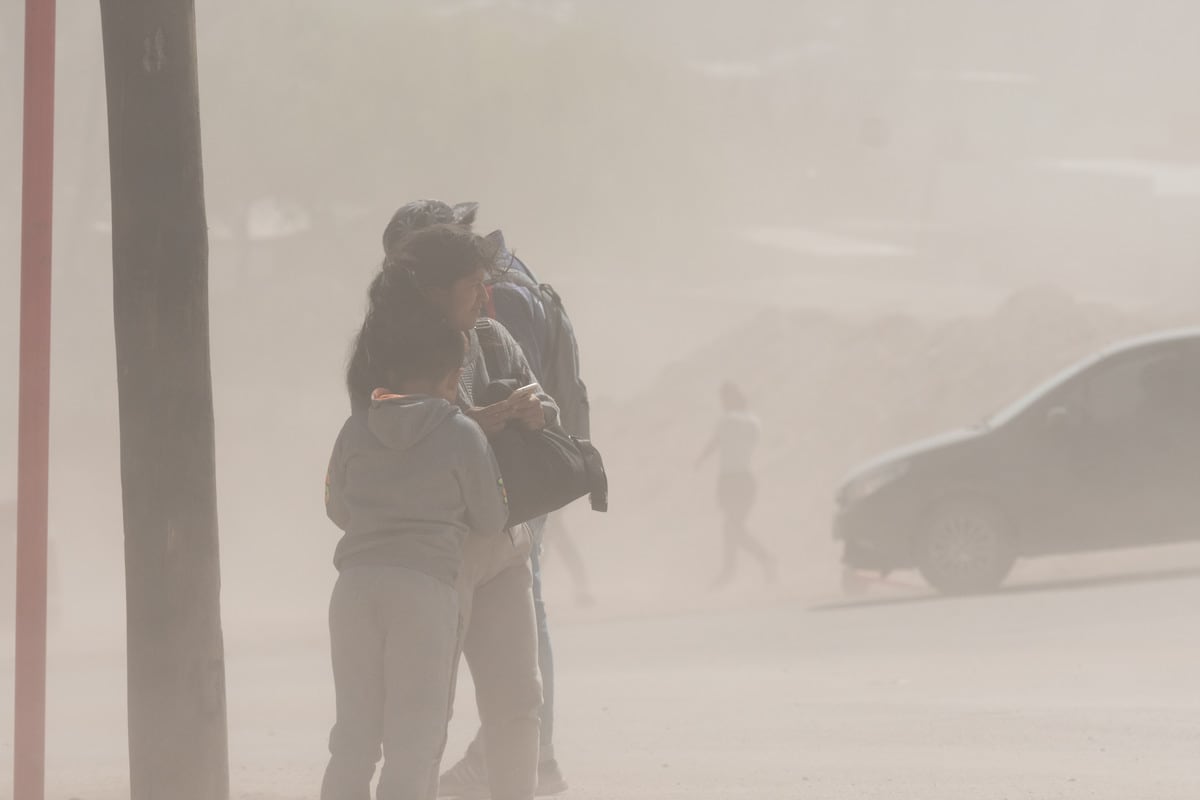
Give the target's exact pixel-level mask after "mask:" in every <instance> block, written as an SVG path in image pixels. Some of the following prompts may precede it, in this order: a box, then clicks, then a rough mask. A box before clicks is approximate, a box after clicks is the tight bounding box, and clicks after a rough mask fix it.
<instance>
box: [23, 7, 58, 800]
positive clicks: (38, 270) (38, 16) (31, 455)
mask: <svg viewBox="0 0 1200 800" xmlns="http://www.w3.org/2000/svg"><path fill="white" fill-rule="evenodd" d="M54 17H55V0H25V131H24V141H23V146H24V170H23V175H22V184H21V187H22V188H21V191H22V194H21V377H20V381H21V388H20V401H19V405H20V409H19V426H20V427H19V436H18V444H17V621H16V630H17V641H16V704H15V708H14V711H15V723H16V730H15V734H16V735H15V739H14V740H13V798H14V800H43V798H44V796H45V785H46V540H47V530H46V517H47V505H48V502H49V497H48V495H49V483H50V254H51V233H52V218H53V205H54V27H55V20H54Z"/></svg>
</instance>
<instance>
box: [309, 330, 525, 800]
mask: <svg viewBox="0 0 1200 800" xmlns="http://www.w3.org/2000/svg"><path fill="white" fill-rule="evenodd" d="M360 336H362V337H363V338H364V339H365V340H366V341H367V346H368V351H369V353H370V358H371V360H372V362H373V363H372V368H373V370H374V372H375V374H377V375H379V376H380V379H381V381H384V382H386V385H385V386H382V387H380V388H377V389H376V390H375V392H374V393H373V394H372V397H371V404H370V406H369V407H368V408H367V409H366V410H364V411H360V412H356V413H355V414H353V415H352V416H351V417H350V419H348V420H347V421H346V424H345V425H344V426H343V427H342V431H341V433H340V435H339V436H338V438H337V442H336V444H335V445H334V448H333V455H332V457H331V459H330V463H329V472H328V474H327V477H326V484H325V506H326V511H327V513H328V514H329V517H330V519H332V520H333V521H334V522H335V523H336V524H337V525H338V527H339V528H341V529H342V530H343V531H344V532H345V535H344V536H343V537H342V539H341V541H340V542H339V543H338V545H337V549H336V551H335V554H334V564H335V566H336V567H337V569H338V572H339V575H338V579H337V583H336V585H335V587H334V590H333V598H332V600H331V602H330V609H329V630H330V640H331V645H332V650H333V675H334V686H335V691H336V696H337V722H336V724H335V725H334V727H333V732H332V733H331V734H330V743H329V749H330V753H331V759H330V762H329V766H328V768H327V770H326V773H325V779H324V783H323V785H322V789H321V797H322V800H350V798H354V800H359V799H360V798H367V797H369V796H370V783H371V779H372V776H373V775H374V772H375V767H376V764H377V763H378V762H379V760H380V757H381V756H382V757H383V759H384V764H383V768H382V770H381V771H380V778H379V787H378V791H377V796H378V798H379V800H431V799H432V798H433V797H435V796H436V794H437V776H438V766H439V764H438V762H439V759H440V756H441V752H442V749H443V747H444V745H445V737H446V727H447V723H448V717H449V712H450V709H449V697H450V691H451V680H452V675H453V669H454V661H455V659H456V658H457V639H458V626H459V608H458V595H457V593H456V591H455V589H454V583H455V580H456V579H457V577H458V571H459V566H460V563H461V561H462V552H463V544H464V542H465V541H466V538H467V537H468V536H469V535H472V532H479V533H490V532H496V533H499V532H500V531H502V530H503V529H504V527H505V523H506V521H507V517H508V508H507V502H506V497H505V493H504V483H503V481H502V479H501V477H500V471H499V468H498V467H497V466H496V460H495V458H494V457H493V455H492V452H491V449H490V448H489V446H488V442H487V437H485V436H484V434H483V431H481V430H480V429H479V427H478V426H477V425H476V424H475V423H474V422H472V421H471V420H470V419H468V418H467V417H466V416H464V415H463V414H461V413H460V412H459V409H458V407H457V406H456V405H455V404H454V401H455V399H456V398H457V394H458V382H459V378H460V376H461V373H462V363H463V358H464V355H465V351H466V341H465V338H464V336H463V334H462V333H460V332H458V331H455V330H453V329H451V328H449V327H443V326H434V327H433V328H432V329H430V330H426V331H423V332H418V331H406V332H404V333H403V335H398V332H397V331H396V330H394V329H393V325H392V324H389V323H387V322H379V323H378V324H377V325H374V324H373V323H372V317H371V316H368V320H367V323H366V324H364V326H363V332H362V333H361V334H360Z"/></svg>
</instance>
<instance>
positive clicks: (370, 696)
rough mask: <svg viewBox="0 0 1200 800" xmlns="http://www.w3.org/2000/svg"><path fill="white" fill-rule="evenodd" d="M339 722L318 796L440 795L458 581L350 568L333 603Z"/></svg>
mask: <svg viewBox="0 0 1200 800" xmlns="http://www.w3.org/2000/svg"><path fill="white" fill-rule="evenodd" d="M329 636H330V643H331V645H332V650H333V680H334V687H335V690H336V695H337V722H336V724H335V725H334V726H333V732H332V733H331V734H330V736H329V752H330V754H331V758H330V760H329V767H328V768H327V769H326V771H325V780H324V783H323V784H322V786H321V800H369V798H370V796H371V778H372V776H373V775H374V773H375V766H376V764H378V763H379V759H380V757H381V756H382V757H383V769H382V770H381V771H380V775H379V787H378V790H377V796H378V798H379V800H433V798H434V797H435V796H436V795H437V777H438V767H439V762H440V759H441V753H442V750H443V749H444V747H445V741H446V726H447V723H448V715H449V708H448V706H447V703H446V698H447V697H448V696H449V695H450V692H451V680H452V677H451V676H452V673H453V668H454V661H455V659H456V658H457V656H458V638H459V608H458V592H457V591H456V590H455V588H454V587H452V586H450V585H448V584H446V583H444V582H442V581H439V580H438V579H436V578H433V577H430V576H429V575H426V574H424V573H423V572H417V571H415V570H411V569H405V568H404V567H390V566H359V567H348V568H346V569H344V570H343V571H342V572H341V574H340V575H339V576H338V579H337V583H336V584H335V585H334V588H333V598H332V600H331V601H330V604H329Z"/></svg>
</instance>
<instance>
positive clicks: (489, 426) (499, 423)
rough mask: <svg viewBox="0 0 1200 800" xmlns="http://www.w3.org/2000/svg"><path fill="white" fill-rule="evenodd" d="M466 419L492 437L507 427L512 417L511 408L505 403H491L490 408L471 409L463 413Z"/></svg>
mask: <svg viewBox="0 0 1200 800" xmlns="http://www.w3.org/2000/svg"><path fill="white" fill-rule="evenodd" d="M465 413H466V415H467V416H468V417H470V418H471V419H473V420H475V424H476V425H478V426H479V427H480V428H481V429H483V432H484V433H485V434H487V435H488V436H493V435H495V434H497V433H499V432H500V431H502V430H504V427H505V426H506V425H508V422H509V420H511V419H512V418H513V417H512V408H511V406H509V405H508V404H507V403H493V404H492V405H490V406H483V407H478V406H477V407H473V408H469V409H467V411H466V412H465Z"/></svg>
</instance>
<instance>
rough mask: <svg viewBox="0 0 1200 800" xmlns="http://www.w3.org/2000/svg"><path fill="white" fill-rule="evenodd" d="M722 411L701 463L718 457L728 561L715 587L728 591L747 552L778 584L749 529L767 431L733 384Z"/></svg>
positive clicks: (726, 389) (771, 561)
mask: <svg viewBox="0 0 1200 800" xmlns="http://www.w3.org/2000/svg"><path fill="white" fill-rule="evenodd" d="M721 406H722V409H723V410H722V413H721V417H720V419H719V420H718V422H717V429H716V431H714V432H713V436H712V439H710V440H709V442H708V446H707V447H705V448H704V451H703V452H702V453H701V454H700V457H699V459H697V462H696V464H697V466H700V465H702V464H703V463H704V462H705V461H707V460H708V459H709V457H710V456H712V454H713V453H716V454H717V504H718V505H719V506H720V508H721V517H722V531H723V533H724V536H725V556H724V563H723V564H722V567H721V572H720V573H719V574H718V575H717V578H716V580H715V581H713V586H714V588H718V587H721V586H724V585H725V584H727V583H729V581H730V580H731V579H732V578H733V576H734V573H735V572H736V571H737V559H738V551H739V550H745V551H746V552H747V553H749V554H750V555H751V556H752V557H753V558H754V559H755V560H756V561H758V563H759V564H760V565H761V566H762V569H763V574H764V576H765V578H766V581H767V582H768V583H774V582H775V577H776V564H775V557H774V556H772V555H771V553H770V552H768V551H767V548H766V547H764V546H763V545H762V543H761V542H759V541H758V540H757V539H755V538H753V537H752V536H751V535H750V531H749V530H748V528H747V526H746V522H747V520H748V519H749V517H750V512H751V511H752V510H753V509H754V500H755V497H756V495H757V494H758V481H757V480H755V477H754V471H753V460H754V451H755V448H757V446H758V440H759V436H760V434H761V427H762V426H761V424H760V423H759V421H758V417H756V416H754V414H752V413H750V410H749V403H748V401H747V400H746V395H745V393H744V392H743V391H742V390H741V388H739V387H738V386H737V384H735V383H733V382H732V381H726V382H725V383H724V384H722V386H721Z"/></svg>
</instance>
